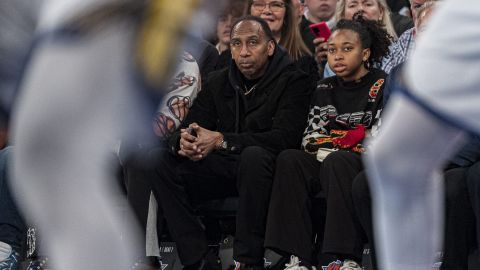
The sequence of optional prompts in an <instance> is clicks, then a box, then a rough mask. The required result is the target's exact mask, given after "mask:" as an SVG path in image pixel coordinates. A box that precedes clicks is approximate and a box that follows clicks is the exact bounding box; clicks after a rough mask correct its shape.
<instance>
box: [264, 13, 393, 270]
mask: <svg viewBox="0 0 480 270" xmlns="http://www.w3.org/2000/svg"><path fill="white" fill-rule="evenodd" d="M391 39H392V38H391V36H390V35H389V34H388V33H387V32H386V31H385V30H384V29H383V28H382V26H381V24H379V23H378V22H375V21H368V20H365V19H364V18H363V17H362V16H360V15H356V16H355V17H354V19H353V20H340V21H339V22H338V24H337V27H336V28H335V29H334V31H333V33H332V35H331V37H330V39H329V41H328V63H329V64H330V65H331V66H332V67H333V70H334V71H335V73H336V76H333V77H330V78H327V79H324V80H322V81H320V82H319V83H318V86H317V90H316V92H315V93H314V95H313V99H312V103H311V106H310V113H309V116H308V121H307V127H306V129H305V132H304V137H303V142H302V148H303V150H286V151H283V152H282V153H280V155H279V156H278V158H277V164H276V171H275V176H274V177H275V179H274V181H273V189H272V194H271V201H270V208H269V214H268V219H267V231H266V237H265V246H266V247H267V248H269V249H271V250H273V251H274V252H276V253H278V254H280V255H282V256H283V257H284V258H289V259H290V262H289V263H287V264H286V268H288V269H295V270H308V269H312V268H313V266H315V265H316V262H315V261H314V258H315V257H316V256H315V255H314V245H315V243H314V242H313V239H314V237H315V231H318V232H319V233H318V237H317V239H318V240H319V242H321V243H322V247H321V252H322V253H325V254H328V255H331V257H332V258H333V262H332V263H330V267H333V268H329V267H328V266H325V268H321V269H327V268H328V269H353V270H357V269H361V265H360V262H361V258H362V252H363V245H364V243H365V242H366V239H365V237H364V232H363V231H362V230H361V226H360V224H359V222H358V221H357V219H356V216H355V211H354V205H353V202H352V198H351V195H350V194H351V186H352V182H353V179H354V177H355V175H353V176H351V175H350V174H349V171H347V170H342V169H341V168H337V167H338V166H336V163H337V162H336V160H338V159H351V160H352V163H354V164H356V165H357V166H361V161H360V159H361V153H363V152H364V151H365V150H364V147H363V145H362V142H363V139H364V138H365V137H366V136H368V135H367V134H369V133H370V131H371V129H372V126H374V124H375V123H376V121H377V117H376V116H378V114H379V112H380V111H381V109H382V103H383V102H382V99H383V98H382V97H383V94H382V90H383V86H384V81H385V77H386V74H385V73H384V72H383V71H381V70H378V69H375V68H373V67H372V66H373V64H374V63H376V62H379V61H380V60H381V58H382V57H383V56H384V55H386V54H387V53H388V46H389V45H390V42H391ZM317 199H320V200H323V201H325V202H326V209H324V210H323V211H320V212H316V211H314V210H313V209H315V207H314V206H315V202H316V200H317ZM325 210H326V212H325ZM321 216H325V217H326V219H325V220H324V221H322V223H324V224H325V227H324V230H323V231H322V230H321V229H320V230H319V229H318V228H316V226H313V225H312V223H313V221H314V220H315V219H319V217H321ZM322 236H323V239H322ZM335 267H337V268H335Z"/></svg>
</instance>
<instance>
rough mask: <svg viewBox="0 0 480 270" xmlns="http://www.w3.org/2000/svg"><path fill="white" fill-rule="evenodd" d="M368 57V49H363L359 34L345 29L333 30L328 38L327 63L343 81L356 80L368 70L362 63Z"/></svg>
mask: <svg viewBox="0 0 480 270" xmlns="http://www.w3.org/2000/svg"><path fill="white" fill-rule="evenodd" d="M369 57H370V49H363V48H362V44H361V41H360V36H359V35H358V34H357V33H356V32H354V31H352V30H347V29H340V30H337V31H334V32H333V34H332V35H331V37H330V39H329V40H328V50H327V60H328V65H329V66H330V67H331V68H332V70H333V71H334V72H335V74H336V75H337V76H338V77H340V78H342V79H343V80H345V81H353V80H358V79H360V78H361V77H362V76H364V75H365V74H366V73H367V72H368V70H367V69H366V68H365V66H364V65H363V62H364V61H367V60H368V58H369Z"/></svg>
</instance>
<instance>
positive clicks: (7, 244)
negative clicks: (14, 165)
mask: <svg viewBox="0 0 480 270" xmlns="http://www.w3.org/2000/svg"><path fill="white" fill-rule="evenodd" d="M42 2H43V1H31V0H5V1H1V2H0V149H1V148H4V147H5V146H6V145H7V144H8V143H9V138H8V133H9V132H8V129H9V123H10V113H11V108H12V106H13V103H14V100H15V97H16V95H17V92H16V84H17V83H18V80H19V77H20V74H21V72H22V69H23V66H24V63H25V58H26V57H27V55H28V52H29V49H30V46H31V42H32V40H33V34H34V31H35V28H36V25H37V21H38V16H39V11H40V8H41V6H42ZM11 149H12V148H11V147H8V148H5V149H3V150H1V152H0V269H9V270H10V269H11V270H16V269H17V268H18V266H19V260H20V259H21V258H20V254H23V253H24V250H22V241H23V239H24V237H25V235H26V227H25V222H24V219H23V217H22V216H21V215H20V211H19V210H18V208H17V203H16V200H15V198H14V197H13V196H12V190H11V186H12V183H10V181H9V177H8V175H9V171H10V168H9V167H10V164H11V162H10V159H11V154H10V153H11Z"/></svg>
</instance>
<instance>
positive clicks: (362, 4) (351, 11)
mask: <svg viewBox="0 0 480 270" xmlns="http://www.w3.org/2000/svg"><path fill="white" fill-rule="evenodd" d="M357 12H362V15H363V17H365V18H366V19H368V20H372V21H381V20H382V18H383V10H382V8H381V7H380V3H378V1H377V0H346V1H345V19H347V20H351V19H353V15H355V13H357Z"/></svg>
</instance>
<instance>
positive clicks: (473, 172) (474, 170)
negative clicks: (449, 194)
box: [467, 161, 480, 248]
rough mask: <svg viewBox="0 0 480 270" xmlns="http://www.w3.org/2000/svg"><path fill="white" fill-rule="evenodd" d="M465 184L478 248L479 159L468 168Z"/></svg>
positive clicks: (479, 226)
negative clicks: (474, 224)
mask: <svg viewBox="0 0 480 270" xmlns="http://www.w3.org/2000/svg"><path fill="white" fill-rule="evenodd" d="M467 186H468V191H469V194H470V201H471V203H472V207H473V211H474V215H475V219H476V234H477V245H476V247H477V248H478V247H479V246H480V161H477V162H476V163H474V164H473V165H472V166H470V168H468V171H467Z"/></svg>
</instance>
